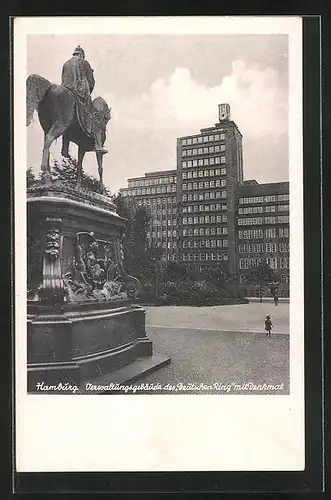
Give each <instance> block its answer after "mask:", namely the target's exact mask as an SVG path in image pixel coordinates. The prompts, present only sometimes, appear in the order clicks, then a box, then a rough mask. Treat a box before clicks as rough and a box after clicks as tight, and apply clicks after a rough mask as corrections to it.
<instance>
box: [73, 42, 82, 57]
mask: <svg viewBox="0 0 331 500" xmlns="http://www.w3.org/2000/svg"><path fill="white" fill-rule="evenodd" d="M72 55H73V56H76V55H77V56H79V55H80V56H82V57H83V58H85V52H84V50H83V49H82V47H81V46H80V45H78V46H77V47H76V48H75V50H74V51H73V54H72Z"/></svg>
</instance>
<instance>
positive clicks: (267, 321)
mask: <svg viewBox="0 0 331 500" xmlns="http://www.w3.org/2000/svg"><path fill="white" fill-rule="evenodd" d="M272 327H273V324H272V322H271V319H270V316H267V317H266V319H265V322H264V329H265V332H266V333H265V334H266V336H267V337H271V329H272Z"/></svg>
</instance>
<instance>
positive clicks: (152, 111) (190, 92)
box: [29, 60, 288, 191]
mask: <svg viewBox="0 0 331 500" xmlns="http://www.w3.org/2000/svg"><path fill="white" fill-rule="evenodd" d="M220 64H222V61H220ZM104 97H105V98H106V100H107V101H108V103H109V105H110V106H111V107H112V120H111V122H110V123H109V125H108V132H107V137H108V138H107V143H106V146H107V148H108V149H109V155H106V156H105V160H104V161H105V182H106V183H107V184H108V185H109V186H110V188H111V189H112V190H113V191H117V190H118V189H119V188H120V187H124V186H126V179H127V178H129V177H134V176H141V175H143V174H144V173H145V172H149V171H156V170H166V169H171V168H176V138H177V137H179V136H181V135H189V134H194V133H198V132H199V131H200V128H204V127H209V126H212V125H213V124H214V123H216V121H217V119H218V117H217V111H218V108H217V105H218V104H220V103H224V102H227V103H229V104H230V106H231V115H232V119H233V120H234V121H235V122H236V123H237V125H238V127H239V130H240V131H241V133H242V134H243V136H244V141H243V144H244V164H245V165H244V169H245V173H246V175H245V177H246V178H249V177H255V178H257V180H260V181H261V182H267V181H277V180H283V179H287V178H288V158H287V132H288V128H287V119H288V103H287V95H286V93H285V92H284V88H283V87H282V85H281V82H280V79H279V75H278V73H277V71H276V70H275V69H274V68H272V67H263V68H261V67H259V66H258V65H256V64H247V63H246V62H244V61H241V60H235V61H234V62H233V63H232V70H231V73H230V74H228V75H226V76H224V77H223V79H222V80H221V81H220V82H219V84H218V85H216V86H205V85H202V84H201V83H198V82H197V81H196V80H195V79H194V78H193V76H192V74H191V72H190V71H189V69H187V68H183V67H177V68H175V69H174V71H173V72H172V73H171V74H169V76H168V77H167V78H157V79H156V80H155V81H154V82H153V83H152V85H151V86H150V88H149V89H147V90H146V91H145V92H144V93H142V94H140V95H139V96H133V97H131V98H128V99H125V100H124V99H119V98H118V96H116V95H106V96H104ZM33 129H34V132H33ZM30 133H31V134H36V130H35V126H34V127H32V129H31V132H30ZM38 134H39V140H36V139H34V140H32V142H31V141H29V142H30V143H31V144H33V145H32V146H31V148H30V149H34V151H35V154H34V158H35V157H36V151H37V148H38V150H39V151H41V148H42V141H40V136H42V134H41V133H40V131H39V132H38ZM35 137H36V136H35ZM58 142H60V141H58ZM262 143H263V147H261V148H259V144H262ZM74 151H75V150H74ZM59 153H60V145H59V144H58V145H57V146H54V147H53V157H54V156H55V157H59ZM38 154H39V156H40V153H39V152H38ZM74 154H76V153H74ZM84 168H85V170H86V171H87V172H90V173H93V174H94V175H95V174H96V165H95V158H94V156H93V154H92V155H91V154H90V155H87V157H86V160H85V162H84Z"/></svg>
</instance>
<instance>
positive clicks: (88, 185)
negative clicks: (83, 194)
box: [26, 157, 111, 196]
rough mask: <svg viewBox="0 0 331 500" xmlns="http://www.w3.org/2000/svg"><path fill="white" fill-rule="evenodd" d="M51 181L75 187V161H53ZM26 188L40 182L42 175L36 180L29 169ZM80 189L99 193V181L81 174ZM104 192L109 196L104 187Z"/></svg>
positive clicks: (73, 159)
mask: <svg viewBox="0 0 331 500" xmlns="http://www.w3.org/2000/svg"><path fill="white" fill-rule="evenodd" d="M51 177H52V180H53V181H54V182H55V181H60V182H62V183H64V184H67V185H69V186H76V182H77V160H76V159H75V158H71V157H70V158H63V159H62V161H61V162H58V161H57V160H54V162H53V165H52V168H51ZM26 178H27V187H31V186H32V185H33V184H35V183H36V182H40V180H41V178H42V173H41V172H40V174H39V177H38V179H37V178H36V177H35V175H34V173H33V171H32V168H31V167H29V168H28V170H27V172H26ZM82 187H83V188H85V189H88V190H89V191H92V192H94V193H99V192H100V184H99V180H98V179H96V178H95V177H93V176H92V175H89V174H86V173H85V172H83V174H82ZM104 191H105V194H106V195H107V196H111V192H110V189H109V188H108V187H107V186H104Z"/></svg>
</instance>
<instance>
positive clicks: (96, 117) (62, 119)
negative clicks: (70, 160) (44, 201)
mask: <svg viewBox="0 0 331 500" xmlns="http://www.w3.org/2000/svg"><path fill="white" fill-rule="evenodd" d="M92 105H93V127H94V129H95V130H96V133H99V134H101V138H102V144H104V142H105V140H106V126H107V123H108V121H109V120H110V118H111V113H110V112H111V109H110V108H109V107H108V105H107V103H106V102H105V101H104V99H102V97H97V98H96V99H94V100H93V102H92ZM35 110H38V116H39V121H40V124H41V126H42V128H43V131H44V147H43V153H42V160H41V170H42V172H43V175H44V178H45V180H46V181H47V180H49V179H50V177H51V176H50V164H49V156H50V153H49V150H50V147H51V145H52V144H53V142H54V141H55V140H56V139H57V138H58V137H60V136H61V135H62V151H61V153H62V155H63V156H66V157H67V156H68V147H69V142H74V143H75V144H77V146H78V162H77V185H78V186H79V185H80V184H81V181H82V173H83V159H84V156H85V153H86V152H87V151H94V141H93V139H92V138H91V137H89V136H88V135H87V134H86V133H85V132H84V131H83V130H82V128H81V126H80V125H79V122H78V119H77V117H76V103H75V96H74V94H73V93H72V92H71V91H70V90H69V89H68V88H66V87H64V86H62V85H56V84H52V83H51V82H49V81H48V80H46V78H43V77H42V76H39V75H30V76H28V78H27V80H26V113H27V126H28V125H30V123H31V121H32V118H33V113H34V111H35ZM102 157H103V154H102V153H99V152H96V158H97V163H98V172H99V177H100V192H101V193H102V192H103V190H104V188H103V179H102V174H103V168H102Z"/></svg>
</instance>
